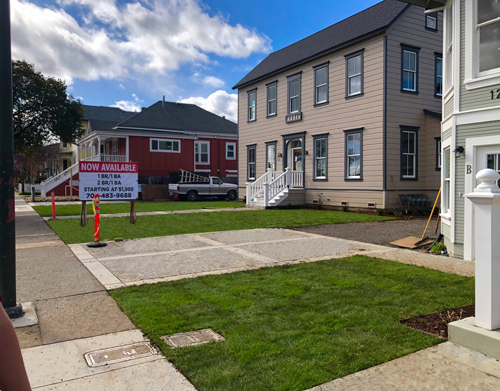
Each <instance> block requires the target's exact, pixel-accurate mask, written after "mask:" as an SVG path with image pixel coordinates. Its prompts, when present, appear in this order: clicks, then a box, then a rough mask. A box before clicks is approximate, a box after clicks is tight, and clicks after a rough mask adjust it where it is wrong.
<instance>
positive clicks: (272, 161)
mask: <svg viewBox="0 0 500 391" xmlns="http://www.w3.org/2000/svg"><path fill="white" fill-rule="evenodd" d="M266 170H271V171H276V141H272V142H269V143H266Z"/></svg>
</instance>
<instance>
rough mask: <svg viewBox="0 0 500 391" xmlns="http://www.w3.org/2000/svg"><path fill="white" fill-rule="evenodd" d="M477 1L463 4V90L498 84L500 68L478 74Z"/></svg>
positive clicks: (499, 81)
mask: <svg viewBox="0 0 500 391" xmlns="http://www.w3.org/2000/svg"><path fill="white" fill-rule="evenodd" d="M476 20H477V0H469V1H466V2H465V80H464V84H465V88H466V89H467V90H475V89H477V88H482V87H488V86H491V85H496V84H500V68H496V69H493V70H490V71H485V72H479V69H478V68H479V60H478V58H479V34H478V32H477V28H476Z"/></svg>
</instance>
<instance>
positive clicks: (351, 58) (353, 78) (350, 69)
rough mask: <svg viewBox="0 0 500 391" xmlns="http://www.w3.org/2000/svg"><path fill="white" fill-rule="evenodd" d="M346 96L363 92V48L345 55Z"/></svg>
mask: <svg viewBox="0 0 500 391" xmlns="http://www.w3.org/2000/svg"><path fill="white" fill-rule="evenodd" d="M345 58H346V79H347V80H346V97H350V96H356V95H362V94H363V50H361V51H359V52H356V53H352V54H349V55H347V56H346V57H345Z"/></svg>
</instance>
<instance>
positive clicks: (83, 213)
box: [80, 201, 87, 227]
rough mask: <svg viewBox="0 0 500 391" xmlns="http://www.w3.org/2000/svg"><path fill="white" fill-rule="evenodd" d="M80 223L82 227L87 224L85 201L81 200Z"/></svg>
mask: <svg viewBox="0 0 500 391" xmlns="http://www.w3.org/2000/svg"><path fill="white" fill-rule="evenodd" d="M80 224H81V226H82V227H85V226H86V225H87V201H82V211H81V212H80Z"/></svg>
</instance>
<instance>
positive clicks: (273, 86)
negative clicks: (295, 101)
mask: <svg viewBox="0 0 500 391" xmlns="http://www.w3.org/2000/svg"><path fill="white" fill-rule="evenodd" d="M277 83H278V82H276V81H275V82H273V83H270V84H268V85H267V116H268V117H273V116H275V115H276V114H277V111H276V110H277V107H278V106H277V100H276V99H277V91H278V84H277Z"/></svg>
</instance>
